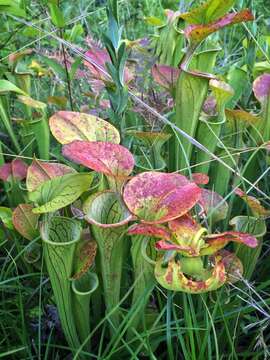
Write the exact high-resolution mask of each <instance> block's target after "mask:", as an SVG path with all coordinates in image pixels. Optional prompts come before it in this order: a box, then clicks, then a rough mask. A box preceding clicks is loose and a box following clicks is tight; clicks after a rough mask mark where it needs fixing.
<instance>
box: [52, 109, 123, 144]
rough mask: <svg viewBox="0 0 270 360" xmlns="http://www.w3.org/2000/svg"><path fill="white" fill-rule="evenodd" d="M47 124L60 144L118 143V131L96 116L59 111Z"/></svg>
mask: <svg viewBox="0 0 270 360" xmlns="http://www.w3.org/2000/svg"><path fill="white" fill-rule="evenodd" d="M49 124H50V129H51V132H52V134H53V136H54V137H55V138H56V140H57V141H59V142H60V143H61V144H69V143H71V142H73V141H75V140H87V141H108V142H111V143H115V144H119V143H120V135H119V132H118V130H117V129H116V128H115V127H114V126H113V125H111V124H110V123H109V122H107V121H105V120H102V119H100V118H98V117H97V116H93V115H89V114H84V113H79V112H73V111H59V112H57V113H55V114H54V115H53V116H52V117H51V118H50V120H49Z"/></svg>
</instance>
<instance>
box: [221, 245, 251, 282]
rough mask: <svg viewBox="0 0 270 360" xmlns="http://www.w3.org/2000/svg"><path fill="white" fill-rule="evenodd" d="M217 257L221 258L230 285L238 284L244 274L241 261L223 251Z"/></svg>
mask: <svg viewBox="0 0 270 360" xmlns="http://www.w3.org/2000/svg"><path fill="white" fill-rule="evenodd" d="M215 256H221V261H222V262H223V265H224V267H225V271H226V275H227V281H229V282H230V283H235V282H237V281H238V280H239V279H240V277H241V276H242V274H243V271H244V269H243V264H242V262H241V260H240V259H239V258H238V257H237V256H236V255H235V254H233V253H231V252H229V251H227V250H225V249H222V250H219V251H218V252H217V253H216V254H215Z"/></svg>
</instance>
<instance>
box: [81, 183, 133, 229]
mask: <svg viewBox="0 0 270 360" xmlns="http://www.w3.org/2000/svg"><path fill="white" fill-rule="evenodd" d="M83 211H84V213H85V220H86V221H88V222H89V223H90V224H93V225H97V226H99V227H103V228H112V227H119V226H122V225H125V224H127V223H128V222H129V221H131V220H132V219H133V216H132V214H131V213H130V212H129V211H128V209H127V208H126V206H125V204H124V203H123V201H122V199H121V197H120V196H119V194H117V193H115V192H114V191H111V190H105V191H101V192H98V193H96V194H94V195H91V196H90V197H89V198H88V199H87V200H86V202H85V203H84V205H83Z"/></svg>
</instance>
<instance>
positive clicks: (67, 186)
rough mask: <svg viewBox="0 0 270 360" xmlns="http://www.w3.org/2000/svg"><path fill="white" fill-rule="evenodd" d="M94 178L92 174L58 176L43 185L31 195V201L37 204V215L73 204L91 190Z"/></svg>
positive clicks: (35, 211) (34, 210)
mask: <svg viewBox="0 0 270 360" xmlns="http://www.w3.org/2000/svg"><path fill="white" fill-rule="evenodd" d="M92 180H93V176H92V175H91V174H78V173H75V174H73V173H71V174H66V175H62V176H58V177H56V178H54V179H52V180H47V181H45V182H44V183H42V184H41V185H40V186H39V187H38V188H37V189H36V190H35V191H32V192H30V193H29V200H31V201H32V202H34V203H37V204H38V205H40V206H38V207H35V208H34V209H33V212H34V213H35V214H42V213H48V212H53V211H56V210H59V209H62V208H63V207H65V206H67V205H70V204H72V203H73V202H74V201H75V200H77V199H78V198H79V197H80V196H81V195H82V194H83V193H84V192H86V191H87V190H89V188H90V185H91V183H92Z"/></svg>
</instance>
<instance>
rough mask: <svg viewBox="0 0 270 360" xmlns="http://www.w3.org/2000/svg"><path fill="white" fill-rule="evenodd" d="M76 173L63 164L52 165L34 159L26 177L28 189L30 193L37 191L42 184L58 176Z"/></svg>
mask: <svg viewBox="0 0 270 360" xmlns="http://www.w3.org/2000/svg"><path fill="white" fill-rule="evenodd" d="M75 172H76V171H75V170H74V169H73V168H71V167H69V166H67V165H63V164H59V163H50V162H46V161H39V160H37V159H34V160H33V162H32V164H31V165H30V166H29V167H28V170H27V177H26V187H27V190H28V191H30V192H31V191H34V190H36V189H37V188H38V187H39V186H40V185H41V184H42V183H44V182H45V181H47V180H51V179H53V178H55V177H57V176H62V175H65V174H68V173H75Z"/></svg>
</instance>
